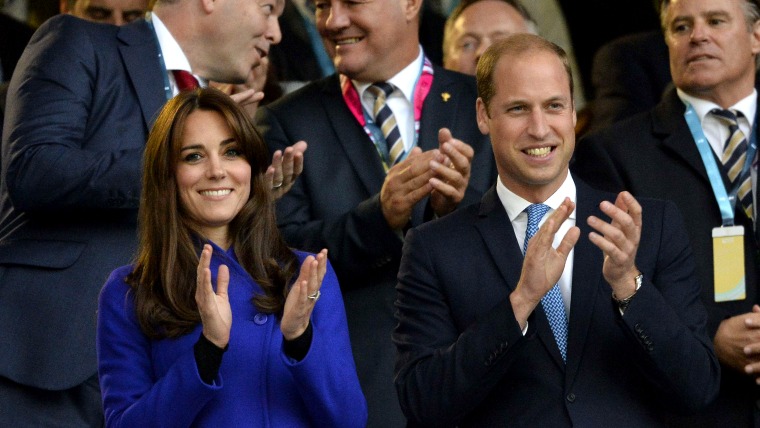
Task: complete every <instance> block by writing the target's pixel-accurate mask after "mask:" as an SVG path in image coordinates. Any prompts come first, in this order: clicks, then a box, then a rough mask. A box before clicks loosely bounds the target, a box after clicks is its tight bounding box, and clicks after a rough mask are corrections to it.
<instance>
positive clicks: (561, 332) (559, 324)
mask: <svg viewBox="0 0 760 428" xmlns="http://www.w3.org/2000/svg"><path fill="white" fill-rule="evenodd" d="M525 211H526V212H527V213H528V228H527V229H526V231H525V242H524V243H523V254H525V252H526V251H528V241H530V238H532V237H533V235H535V234H536V232H538V224H539V223H540V222H541V219H542V218H543V217H544V216H545V215H546V213H547V212H549V206H547V205H544V204H532V205H529V206H528V208H526V209H525ZM541 305H542V306H543V307H544V312H545V313H546V318H547V319H548V320H549V325H550V326H551V328H552V333H553V334H554V340H555V341H556V342H557V347H559V353H560V354H562V361H567V316H566V315H565V304H564V303H562V293H560V291H559V284H554V287H552V288H551V290H549V292H548V293H546V295H545V296H544V297H542V298H541Z"/></svg>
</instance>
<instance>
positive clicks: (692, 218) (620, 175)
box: [571, 89, 760, 427]
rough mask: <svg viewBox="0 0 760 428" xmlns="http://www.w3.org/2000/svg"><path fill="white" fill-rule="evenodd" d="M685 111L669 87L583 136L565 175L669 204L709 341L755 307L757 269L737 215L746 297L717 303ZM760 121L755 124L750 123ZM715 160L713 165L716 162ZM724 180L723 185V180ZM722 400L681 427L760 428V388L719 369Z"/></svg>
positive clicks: (705, 188)
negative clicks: (698, 289) (688, 255)
mask: <svg viewBox="0 0 760 428" xmlns="http://www.w3.org/2000/svg"><path fill="white" fill-rule="evenodd" d="M685 110H686V108H685V106H684V104H683V102H681V100H680V99H679V98H678V95H677V94H676V91H675V89H672V90H670V91H669V92H667V93H666V94H665V96H664V97H663V100H662V101H661V102H660V103H659V104H658V105H657V106H656V107H655V108H654V109H652V110H651V111H648V112H645V113H642V114H639V115H636V116H634V117H631V118H630V119H627V120H624V121H621V122H619V123H617V124H615V125H613V126H611V127H610V128H607V129H605V130H602V131H600V132H599V133H592V134H588V135H587V136H585V137H584V138H583V139H581V141H580V142H579V143H578V146H577V148H576V152H575V160H574V162H573V164H572V165H571V169H572V170H573V171H574V172H575V173H576V174H578V175H579V176H581V177H583V178H584V179H585V180H586V181H587V182H588V183H589V184H591V185H592V186H594V187H597V188H599V189H604V190H609V191H619V190H629V191H630V192H631V193H633V195H634V196H646V197H654V198H660V199H669V200H672V201H674V202H675V204H676V205H677V206H678V208H679V209H680V210H681V212H682V213H683V215H684V218H685V221H686V229H687V231H688V233H689V238H690V240H691V244H692V247H693V249H694V256H695V257H694V258H695V260H696V262H697V277H698V278H699V281H700V284H701V286H702V302H703V303H704V304H705V306H706V308H707V312H708V316H709V318H708V328H707V331H708V334H709V335H710V337H711V338H712V337H714V336H715V332H716V331H717V329H718V325H719V324H720V323H721V321H723V320H724V319H726V318H729V317H732V316H734V315H739V314H744V313H748V312H751V311H752V305H754V304H756V303H760V294H758V291H759V290H758V288H759V287H760V284H758V269H759V266H760V261H759V260H760V258H759V257H760V256H759V255H758V243H757V240H756V239H755V236H754V235H753V233H752V231H753V225H752V222H751V220H749V219H748V218H747V217H746V216H745V215H744V211H743V210H741V209H739V210H737V219H736V220H737V224H741V225H743V226H744V232H745V235H744V257H745V259H744V269H745V273H746V284H747V297H746V298H745V299H744V300H739V301H733V302H723V303H716V302H715V298H714V288H713V277H714V271H713V252H712V236H711V231H712V228H713V227H718V226H720V225H721V215H720V209H719V208H718V203H717V202H716V200H715V196H714V194H713V191H712V188H711V186H710V182H709V180H708V178H707V171H706V170H705V166H704V164H703V162H702V158H701V157H700V155H699V151H698V150H697V145H696V143H695V142H694V138H693V137H692V135H691V132H690V131H689V128H688V126H687V124H686V120H685V119H684V111H685ZM759 118H760V117H756V118H755V123H757V121H758V119H759ZM718 162H719V161H718ZM723 179H724V182H727V178H726V177H725V174H723ZM722 384H723V385H722V387H721V394H720V396H719V397H718V400H716V403H715V404H714V405H713V406H711V408H710V410H709V411H708V412H707V413H703V414H699V415H697V416H696V417H695V418H693V419H692V420H690V421H688V422H684V424H686V425H689V426H708V427H723V426H735V427H744V426H760V410H758V407H756V404H755V403H756V401H757V400H760V387H758V386H757V385H755V383H754V381H753V379H752V378H751V377H749V376H746V375H744V374H740V373H736V372H735V371H734V370H733V369H730V368H726V369H725V370H723V376H722Z"/></svg>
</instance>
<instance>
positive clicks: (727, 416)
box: [573, 0, 760, 427]
mask: <svg viewBox="0 0 760 428" xmlns="http://www.w3.org/2000/svg"><path fill="white" fill-rule="evenodd" d="M759 5H760V4H759V3H758V2H757V1H756V0H698V1H697V0H678V1H670V2H668V1H666V2H664V3H663V14H662V17H663V28H664V29H665V40H666V43H667V45H668V49H669V57H670V70H671V75H672V77H673V83H674V84H675V86H676V88H677V89H673V90H671V91H669V92H668V93H666V94H665V96H664V98H663V100H662V101H661V102H660V104H659V105H657V106H656V107H654V108H653V109H652V110H650V111H649V112H645V113H642V114H640V115H638V116H634V117H632V118H630V119H629V120H625V121H622V122H619V123H617V124H615V125H613V126H611V127H609V128H607V129H606V130H603V131H600V132H599V133H595V134H589V135H587V136H586V137H585V138H584V139H582V140H581V141H580V142H579V144H578V150H577V152H576V160H575V162H574V164H573V170H574V171H575V173H577V174H578V175H579V176H581V177H583V178H585V179H586V180H587V181H588V182H590V183H591V184H592V185H593V186H596V187H599V188H602V189H606V190H614V191H617V190H622V189H626V190H628V191H630V192H631V193H633V194H634V195H636V196H642V197H643V196H647V197H657V198H663V199H670V200H672V201H674V202H675V203H676V205H677V206H678V208H680V210H681V212H682V213H683V214H684V216H685V218H686V227H687V230H688V232H689V238H690V239H691V244H692V247H693V248H694V254H695V259H696V261H697V276H698V278H699V280H700V284H701V287H702V301H703V302H704V304H705V306H706V307H707V312H708V316H709V319H708V329H707V330H708V334H709V335H710V337H712V338H713V341H714V346H715V353H716V355H717V356H718V358H719V360H720V362H721V364H722V367H723V370H722V376H721V383H722V385H721V393H720V395H719V397H718V399H717V400H716V402H715V404H714V405H713V406H711V407H710V408H709V409H708V411H706V412H702V413H699V414H696V415H694V417H693V418H691V419H689V420H687V421H678V422H674V424H676V425H682V426H708V427H724V426H732V427H749V426H755V427H760V410H759V409H760V407H758V403H760V387H758V386H757V384H756V382H757V381H758V379H760V377H758V373H760V330H758V328H760V307H758V306H757V304H758V303H760V294H759V293H758V287H759V286H760V284H758V267H759V266H760V261H759V260H760V258H759V256H758V241H757V235H756V231H757V225H756V216H755V218H753V217H752V216H750V215H748V213H747V212H746V208H745V206H744V204H743V203H742V204H739V203H737V204H735V205H732V204H731V203H730V202H728V200H726V203H725V204H722V203H720V202H719V201H718V199H717V196H716V195H719V194H720V193H721V192H722V193H727V194H731V193H732V192H733V191H734V189H738V187H737V185H736V184H733V183H739V182H741V183H742V185H743V184H744V183H746V185H747V186H746V187H744V188H743V189H744V190H745V191H746V192H747V193H746V194H744V198H742V197H741V194H740V195H739V197H738V198H737V199H736V200H744V201H752V200H753V199H755V201H756V196H755V197H754V198H753V195H756V193H757V184H756V179H754V178H753V177H755V176H756V175H757V163H756V161H755V163H752V162H751V161H752V160H753V157H751V156H749V155H748V153H751V152H749V151H747V149H748V145H747V142H748V141H751V140H754V139H756V138H757V137H756V135H757V129H756V128H757V119H758V117H757V91H756V90H755V84H756V82H755V59H756V57H757V53H758V52H760V7H758V6H759ZM689 106H690V108H689ZM723 109H730V111H731V115H733V116H734V117H736V118H737V119H738V120H737V121H738V126H737V127H735V128H733V127H734V125H731V126H728V125H727V122H726V121H725V119H724V118H723V116H719V114H721V115H722V114H724V113H723V112H720V111H719V112H718V113H717V114H715V113H713V110H723ZM687 112H690V113H687ZM687 117H689V118H691V119H687ZM689 121H691V125H690V123H689ZM732 129H736V130H737V131H738V132H737V133H733V131H732ZM739 133H741V134H743V136H744V137H745V138H744V140H743V143H742V144H741V146H743V147H744V149H743V150H744V152H743V153H744V159H745V160H746V159H747V158H749V160H750V164H749V165H747V167H746V169H745V168H744V165H740V166H739V167H738V168H737V169H735V172H736V173H739V172H741V174H737V175H736V176H735V178H738V177H739V176H743V178H742V179H740V180H738V181H730V179H729V176H728V175H727V173H726V169H727V168H726V167H725V166H724V164H723V153H724V148H728V149H729V150H731V149H730V148H731V147H732V146H731V145H730V144H729V145H726V144H725V142H726V140H727V139H728V136H729V135H732V134H733V135H738V134H739ZM750 134H752V138H751V139H748V138H746V136H749V135H750ZM738 141H740V140H737V142H738ZM699 146H702V147H703V148H704V150H700V148H699ZM737 150H738V151H736V152H735V153H737V154H741V153H742V149H737ZM703 155H704V157H703ZM708 171H712V172H713V173H714V174H709V173H708ZM745 173H746V175H744V174H745ZM711 175H712V176H713V177H714V180H711V179H710V176H711ZM739 187H741V186H739ZM739 190H741V189H739ZM716 192H717V193H716ZM753 205H754V204H753ZM754 206H756V205H754ZM756 212H757V211H756V210H755V213H756ZM730 224H733V225H736V226H742V227H743V229H744V230H743V233H741V234H740V235H743V236H741V237H742V238H743V241H744V242H743V244H744V245H743V250H742V248H741V247H739V248H737V254H740V256H738V257H737V258H738V260H737V263H736V264H737V266H736V268H738V269H736V268H730V269H731V270H732V271H741V269H742V268H743V270H744V283H743V290H740V291H743V294H744V295H743V296H740V295H738V294H739V293H737V296H734V297H731V298H724V297H722V296H721V294H719V292H720V289H718V286H717V285H716V284H720V282H721V281H716V279H715V271H716V269H715V267H716V263H715V262H714V257H713V253H714V247H713V245H714V240H713V236H712V234H713V232H714V231H715V232H716V233H718V234H720V233H721V226H729V225H730ZM716 228H717V230H716ZM725 230H726V229H725V228H723V231H725ZM737 238H738V237H737ZM742 253H743V256H741V254H742ZM725 263H727V261H721V262H720V263H719V264H718V265H717V266H718V267H721V268H722V267H723V266H725ZM719 272H720V270H719ZM719 279H721V278H719Z"/></svg>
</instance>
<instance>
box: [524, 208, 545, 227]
mask: <svg viewBox="0 0 760 428" xmlns="http://www.w3.org/2000/svg"><path fill="white" fill-rule="evenodd" d="M525 211H526V212H527V213H528V226H529V227H531V226H534V227H537V226H538V223H540V222H541V219H542V218H544V216H545V215H546V213H547V212H549V206H548V205H544V204H531V205H528V208H526V209H525Z"/></svg>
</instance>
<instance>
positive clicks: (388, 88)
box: [369, 82, 395, 98]
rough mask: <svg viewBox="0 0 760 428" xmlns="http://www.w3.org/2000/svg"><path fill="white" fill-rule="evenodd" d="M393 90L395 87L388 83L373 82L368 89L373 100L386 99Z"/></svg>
mask: <svg viewBox="0 0 760 428" xmlns="http://www.w3.org/2000/svg"><path fill="white" fill-rule="evenodd" d="M394 89H395V87H394V86H393V85H391V84H390V83H388V82H375V83H373V84H372V85H370V87H369V90H370V92H372V95H374V96H375V98H380V97H383V98H388V97H389V96H390V95H391V94H392V93H393V90H394Z"/></svg>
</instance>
